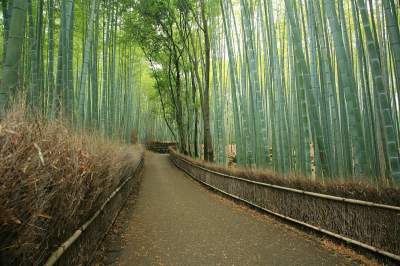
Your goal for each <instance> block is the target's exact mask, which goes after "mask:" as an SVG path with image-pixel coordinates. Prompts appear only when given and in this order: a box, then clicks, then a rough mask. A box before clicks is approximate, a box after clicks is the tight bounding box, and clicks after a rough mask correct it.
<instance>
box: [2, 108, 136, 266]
mask: <svg viewBox="0 0 400 266" xmlns="http://www.w3.org/2000/svg"><path fill="white" fill-rule="evenodd" d="M27 113H28V112H26V110H25V109H24V107H23V105H22V104H19V105H16V106H15V107H14V109H13V110H12V111H10V112H9V113H8V114H7V115H6V117H5V118H4V119H3V120H2V121H1V122H0V264H2V265H8V264H12V265H17V264H23V265H32V264H34V265H37V264H42V263H43V261H44V260H45V259H46V258H47V257H48V255H49V252H51V251H53V250H54V248H55V247H56V246H57V245H59V244H61V243H62V242H63V241H65V239H66V238H68V237H69V236H70V234H71V233H72V232H74V231H75V230H76V229H77V228H78V227H79V226H80V225H81V224H82V223H83V222H84V221H86V220H87V219H88V218H89V217H90V216H91V215H92V214H93V213H94V212H95V211H96V210H97V208H98V207H99V206H100V205H101V204H102V203H103V201H104V200H105V199H106V198H107V196H108V195H109V194H110V193H111V192H112V191H113V190H114V189H115V188H116V187H117V186H118V185H119V184H120V183H121V182H122V180H124V179H125V178H126V177H127V176H129V175H130V174H132V172H133V170H134V169H135V166H136V164H137V162H138V161H139V159H140V156H142V151H141V149H140V148H139V147H134V146H127V145H124V144H121V143H116V142H111V141H108V140H106V139H104V138H101V137H99V136H94V135H85V134H76V133H74V132H73V131H72V130H70V129H68V128H67V127H65V126H63V124H62V123H61V122H51V123H46V122H42V121H41V120H40V119H38V118H35V117H31V116H29V115H28V114H27Z"/></svg>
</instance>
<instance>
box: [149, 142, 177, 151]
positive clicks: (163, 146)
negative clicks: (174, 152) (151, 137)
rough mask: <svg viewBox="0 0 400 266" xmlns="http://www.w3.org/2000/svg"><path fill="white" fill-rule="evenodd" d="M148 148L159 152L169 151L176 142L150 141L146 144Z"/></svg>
mask: <svg viewBox="0 0 400 266" xmlns="http://www.w3.org/2000/svg"><path fill="white" fill-rule="evenodd" d="M145 146H146V149H147V150H150V151H153V152H157V153H168V151H169V148H171V147H176V143H174V142H149V143H146V144H145Z"/></svg>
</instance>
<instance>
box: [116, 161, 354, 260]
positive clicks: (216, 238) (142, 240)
mask: <svg viewBox="0 0 400 266" xmlns="http://www.w3.org/2000/svg"><path fill="white" fill-rule="evenodd" d="M143 174H144V176H143V182H142V187H141V190H140V192H139V195H138V198H137V201H136V204H135V207H134V208H133V210H132V211H130V212H129V217H127V221H128V222H127V226H126V228H125V229H124V230H125V232H123V235H124V236H123V237H124V239H125V241H124V242H125V245H124V247H123V248H122V250H120V251H119V252H118V253H119V254H118V256H117V258H116V260H117V261H116V262H115V261H114V262H113V263H112V264H115V265H138V266H139V265H351V264H352V262H351V260H350V259H348V258H346V257H344V256H343V255H338V254H335V253H334V252H333V251H331V250H327V249H326V248H325V247H324V246H323V245H322V243H321V242H320V241H318V240H317V239H313V238H309V237H306V236H305V234H303V233H300V232H297V231H296V230H292V229H289V228H288V226H287V225H282V224H279V223H277V222H276V221H275V220H273V219H271V218H269V217H268V216H266V215H261V214H258V213H256V212H254V211H252V210H248V209H247V208H244V207H240V206H238V205H236V204H234V203H232V202H231V201H230V200H227V199H224V198H222V197H220V196H218V195H216V194H214V193H212V192H210V191H208V190H206V189H205V188H204V187H202V186H201V185H200V184H198V183H196V182H195V181H193V180H191V179H190V178H189V177H187V176H186V175H184V174H183V173H182V172H180V171H179V170H178V169H177V168H175V166H173V164H172V163H171V162H170V161H169V159H168V155H156V154H154V153H147V154H146V160H145V169H144V173H143Z"/></svg>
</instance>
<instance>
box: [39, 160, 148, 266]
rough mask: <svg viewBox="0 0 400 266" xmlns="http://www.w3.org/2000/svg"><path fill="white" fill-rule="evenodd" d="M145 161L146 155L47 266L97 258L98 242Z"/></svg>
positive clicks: (79, 262)
mask: <svg viewBox="0 0 400 266" xmlns="http://www.w3.org/2000/svg"><path fill="white" fill-rule="evenodd" d="M143 164H144V158H143V157H141V159H140V161H139V162H138V164H137V165H136V167H135V168H134V171H133V173H131V175H130V176H129V177H128V178H126V179H125V180H124V181H123V182H122V183H121V185H120V186H118V188H116V189H115V190H114V191H113V192H112V193H111V195H110V196H109V197H108V198H107V199H106V200H105V202H104V203H103V204H102V205H101V207H100V208H99V209H98V210H97V211H96V212H95V213H94V215H93V216H92V217H91V218H90V219H89V220H88V221H86V222H85V223H84V224H83V225H82V226H81V227H79V228H78V229H77V230H76V231H75V232H74V233H73V234H72V235H71V237H69V238H68V239H67V240H66V241H65V242H64V243H63V244H61V245H60V246H59V247H58V248H57V249H56V250H55V251H54V252H53V253H52V254H51V255H50V257H49V258H48V259H47V261H46V263H45V264H44V265H45V266H52V265H86V264H87V263H89V262H90V261H91V259H93V254H94V252H95V251H96V249H97V247H98V245H99V244H100V242H101V240H102V239H103V238H104V236H105V235H106V234H107V232H108V231H109V229H110V227H111V226H112V224H113V223H114V221H115V219H116V217H117V216H118V213H119V211H120V210H121V208H122V207H123V205H124V203H125V202H126V200H127V198H128V196H129V194H130V193H131V192H132V189H134V187H135V186H136V185H137V184H138V182H139V181H138V179H139V177H138V176H139V175H140V172H141V170H142V168H143Z"/></svg>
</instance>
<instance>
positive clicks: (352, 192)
mask: <svg viewBox="0 0 400 266" xmlns="http://www.w3.org/2000/svg"><path fill="white" fill-rule="evenodd" d="M170 153H172V154H173V155H174V156H177V157H182V158H184V159H186V160H188V161H189V162H191V163H193V164H195V165H198V166H201V167H205V168H207V169H210V170H213V171H217V172H220V173H223V174H227V175H232V176H236V177H241V178H245V179H248V180H252V181H257V182H263V183H268V184H272V185H277V186H283V187H289V188H294V189H300V190H305V191H310V192H316V193H322V194H327V195H331V196H338V197H345V198H350V199H357V200H364V201H370V202H374V203H382V204H388V205H393V206H400V188H398V187H387V186H384V185H380V186H378V185H372V184H370V183H368V182H361V181H359V182H356V181H340V180H337V179H336V180H327V181H325V182H322V181H312V180H310V179H309V178H306V177H301V176H294V175H290V176H282V175H279V174H277V173H276V172H274V171H271V170H257V169H250V168H241V167H236V166H232V167H227V166H223V165H218V164H213V163H208V162H206V161H203V160H197V159H193V158H191V157H189V156H185V155H183V154H180V153H178V152H177V151H176V150H174V149H170Z"/></svg>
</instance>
